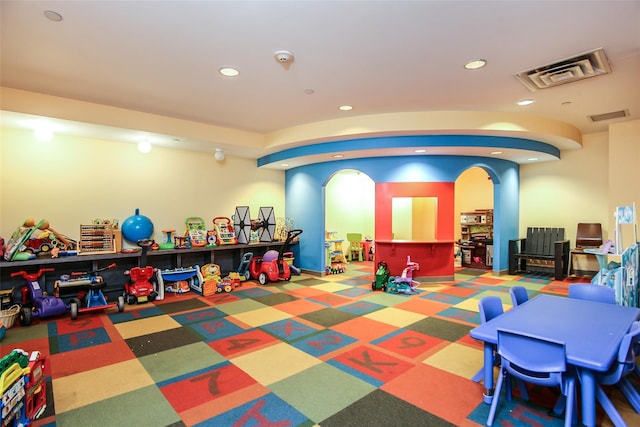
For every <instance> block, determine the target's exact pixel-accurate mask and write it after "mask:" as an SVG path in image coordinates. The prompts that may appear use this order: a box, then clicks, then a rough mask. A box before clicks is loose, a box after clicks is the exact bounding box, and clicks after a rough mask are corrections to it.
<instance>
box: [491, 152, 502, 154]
mask: <svg viewBox="0 0 640 427" xmlns="http://www.w3.org/2000/svg"><path fill="white" fill-rule="evenodd" d="M491 154H502V151H492V152H491Z"/></svg>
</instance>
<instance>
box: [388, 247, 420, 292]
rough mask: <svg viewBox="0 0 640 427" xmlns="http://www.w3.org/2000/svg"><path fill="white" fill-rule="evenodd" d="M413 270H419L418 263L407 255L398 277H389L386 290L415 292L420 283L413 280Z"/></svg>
mask: <svg viewBox="0 0 640 427" xmlns="http://www.w3.org/2000/svg"><path fill="white" fill-rule="evenodd" d="M414 270H420V264H418V263H417V262H413V261H411V257H410V256H407V266H406V267H405V268H404V270H402V275H401V276H399V277H394V276H391V277H389V281H388V282H387V290H386V291H387V292H391V293H394V294H410V293H413V292H415V291H416V288H417V287H418V286H419V285H420V283H419V282H417V281H415V280H413V272H414Z"/></svg>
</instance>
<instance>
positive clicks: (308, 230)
mask: <svg viewBox="0 0 640 427" xmlns="http://www.w3.org/2000/svg"><path fill="white" fill-rule="evenodd" d="M306 154H308V153H306ZM474 166H478V167H481V168H483V169H485V170H486V171H487V173H488V174H489V176H490V177H491V179H492V181H493V183H494V264H493V269H494V270H498V271H503V270H507V269H508V264H509V263H508V253H507V251H508V240H509V239H516V238H518V218H519V208H518V207H519V166H518V164H516V163H513V162H510V161H505V160H500V159H494V158H485V157H465V156H429V155H424V156H407V157H375V158H361V159H349V160H341V161H332V162H325V163H318V164H313V165H308V166H301V167H298V168H294V169H290V170H288V171H286V173H285V206H286V216H287V217H290V218H292V219H293V221H294V223H295V225H296V228H301V229H302V230H304V233H303V234H302V235H301V236H300V245H299V246H300V247H299V249H300V256H299V259H298V261H299V265H300V267H301V268H303V269H306V270H311V271H316V272H323V271H324V268H325V246H324V241H325V234H324V233H325V221H324V214H325V194H324V192H325V185H326V183H327V182H328V181H329V179H330V178H331V177H332V176H333V174H335V173H336V172H338V171H340V170H342V169H356V170H359V171H361V172H363V173H365V174H367V175H368V176H369V177H371V179H372V180H373V181H374V182H455V181H456V179H457V178H458V176H460V174H461V173H463V172H464V171H465V170H467V169H469V168H471V167H474ZM452 256H453V254H452Z"/></svg>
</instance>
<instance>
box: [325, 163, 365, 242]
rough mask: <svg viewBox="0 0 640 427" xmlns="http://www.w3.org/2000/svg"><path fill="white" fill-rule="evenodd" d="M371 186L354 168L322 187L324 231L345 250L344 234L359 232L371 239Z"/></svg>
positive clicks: (342, 171)
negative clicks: (323, 191)
mask: <svg viewBox="0 0 640 427" xmlns="http://www.w3.org/2000/svg"><path fill="white" fill-rule="evenodd" d="M374 213H375V183H374V182H373V180H372V179H371V178H370V177H369V176H368V175H367V174H365V173H362V172H360V171H358V170H355V169H342V170H340V171H337V172H336V173H335V174H333V175H332V176H331V178H330V179H329V180H328V181H327V183H326V186H325V228H326V232H330V233H332V239H337V240H343V242H344V243H343V245H342V249H343V250H344V251H347V250H348V243H347V233H359V234H362V237H363V238H365V237H368V238H371V239H373V237H374V229H375V224H374Z"/></svg>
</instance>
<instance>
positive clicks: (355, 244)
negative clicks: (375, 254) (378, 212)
mask: <svg viewBox="0 0 640 427" xmlns="http://www.w3.org/2000/svg"><path fill="white" fill-rule="evenodd" d="M347 241H348V242H349V252H348V257H347V258H348V260H349V261H353V256H354V254H355V255H357V257H358V261H363V260H364V257H363V252H364V249H363V248H362V233H347Z"/></svg>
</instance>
